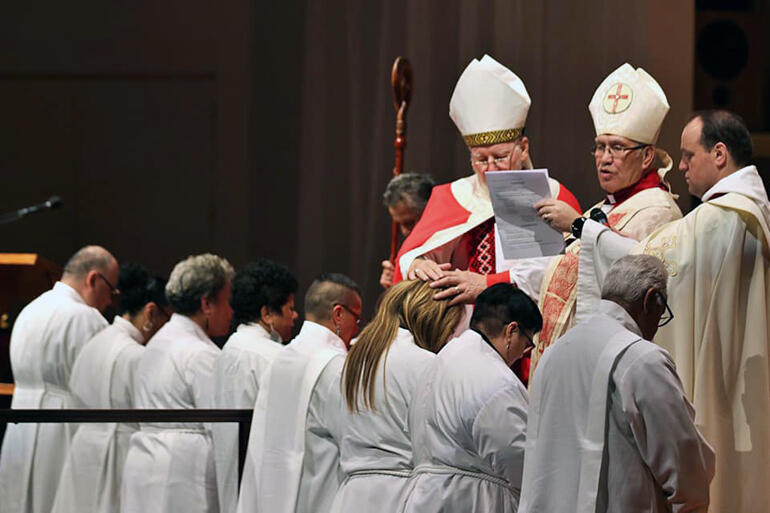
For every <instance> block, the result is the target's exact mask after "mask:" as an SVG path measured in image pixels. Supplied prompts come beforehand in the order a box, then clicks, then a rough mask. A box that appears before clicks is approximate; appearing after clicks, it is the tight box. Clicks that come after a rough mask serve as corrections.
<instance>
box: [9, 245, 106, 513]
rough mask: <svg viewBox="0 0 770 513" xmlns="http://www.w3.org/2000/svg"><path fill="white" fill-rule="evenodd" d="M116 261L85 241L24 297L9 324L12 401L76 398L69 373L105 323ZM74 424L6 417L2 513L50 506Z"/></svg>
mask: <svg viewBox="0 0 770 513" xmlns="http://www.w3.org/2000/svg"><path fill="white" fill-rule="evenodd" d="M117 281H118V262H117V260H115V257H113V256H112V255H111V254H110V253H109V252H108V251H107V250H106V249H104V248H102V247H99V246H86V247H84V248H82V249H81V250H79V251H78V252H77V253H75V254H74V255H73V256H72V257H71V258H70V259H69V261H68V262H67V264H66V265H65V266H64V273H63V275H62V278H61V280H60V281H58V282H56V284H55V285H54V286H53V288H52V289H51V290H49V291H48V292H45V293H43V294H42V295H41V296H40V297H38V298H37V299H35V300H34V301H32V302H31V303H30V304H28V305H27V306H26V307H24V309H23V310H22V311H21V313H20V314H19V316H18V318H17V319H16V322H15V323H14V326H13V331H12V332H11V351H10V352H11V367H12V369H13V375H14V379H15V380H16V390H15V392H14V395H13V402H12V403H11V408H18V409H62V408H69V407H72V405H73V398H72V395H71V392H70V389H69V380H70V374H71V373H72V368H73V365H74V364H75V359H76V358H77V356H78V354H79V353H80V350H81V349H82V348H83V346H85V344H86V342H88V341H89V340H90V339H91V338H92V337H93V336H94V335H96V334H97V333H98V332H100V331H101V330H103V329H104V328H106V327H107V326H108V324H107V321H106V320H105V318H104V317H103V316H102V313H101V312H104V311H105V310H106V309H107V307H109V306H110V305H111V304H112V302H113V299H114V298H115V296H117V295H118V294H119V291H118V289H117V287H116V286H115V283H117ZM76 427H77V426H76V425H75V424H9V425H8V431H6V433H5V439H4V440H3V448H2V451H0V498H2V499H0V501H1V502H2V505H3V506H2V510H3V512H7V513H17V512H19V513H24V512H37V511H51V506H52V504H53V501H54V496H55V495H56V488H57V486H58V484H59V477H60V474H61V471H62V467H63V465H64V461H65V458H66V456H67V452H68V450H69V446H70V441H71V439H72V436H73V435H74V433H75V428H76Z"/></svg>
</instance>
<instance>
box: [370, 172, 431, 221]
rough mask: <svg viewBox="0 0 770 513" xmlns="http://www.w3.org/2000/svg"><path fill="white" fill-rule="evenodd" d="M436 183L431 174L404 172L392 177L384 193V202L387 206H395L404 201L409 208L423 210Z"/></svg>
mask: <svg viewBox="0 0 770 513" xmlns="http://www.w3.org/2000/svg"><path fill="white" fill-rule="evenodd" d="M435 185H436V182H435V180H433V177H431V176H430V175H423V174H420V173H403V174H400V175H398V176H394V177H393V178H391V179H390V182H388V186H387V187H385V192H384V193H383V194H382V202H383V203H384V204H385V206H386V207H394V206H396V203H398V202H399V201H403V202H404V203H406V204H407V205H408V206H409V208H411V209H414V210H417V211H419V212H422V211H423V210H425V205H427V204H428V199H429V198H430V193H431V191H432V190H433V186H435Z"/></svg>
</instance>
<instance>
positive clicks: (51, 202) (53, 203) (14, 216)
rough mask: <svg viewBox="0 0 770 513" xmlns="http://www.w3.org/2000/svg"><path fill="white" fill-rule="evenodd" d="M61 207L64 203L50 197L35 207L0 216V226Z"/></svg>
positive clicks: (55, 197)
mask: <svg viewBox="0 0 770 513" xmlns="http://www.w3.org/2000/svg"><path fill="white" fill-rule="evenodd" d="M63 205H64V202H63V201H62V199H61V198H60V197H59V196H51V197H50V198H48V199H47V200H45V201H44V202H42V203H38V204H37V205H32V206H31V207H24V208H20V209H19V210H15V211H13V212H8V213H7V214H2V215H0V224H6V223H12V222H14V221H18V220H19V219H21V218H22V217H26V216H28V215H30V214H35V213H37V212H42V211H44V210H53V209H55V208H61V207H62V206H63Z"/></svg>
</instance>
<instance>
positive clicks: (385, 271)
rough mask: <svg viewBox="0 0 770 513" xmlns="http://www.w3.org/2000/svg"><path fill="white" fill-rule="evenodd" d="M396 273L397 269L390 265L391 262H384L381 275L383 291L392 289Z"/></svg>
mask: <svg viewBox="0 0 770 513" xmlns="http://www.w3.org/2000/svg"><path fill="white" fill-rule="evenodd" d="M395 271H396V267H395V266H394V265H393V264H391V263H390V260H383V261H382V274H380V285H382V288H383V289H388V288H390V286H391V285H393V273H394V272H395Z"/></svg>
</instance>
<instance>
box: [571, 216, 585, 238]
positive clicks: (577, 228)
mask: <svg viewBox="0 0 770 513" xmlns="http://www.w3.org/2000/svg"><path fill="white" fill-rule="evenodd" d="M584 224H586V218H585V217H578V218H577V219H575V220H574V221H572V236H573V237H575V238H576V239H579V238H580V236H581V235H582V234H583V225H584Z"/></svg>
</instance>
